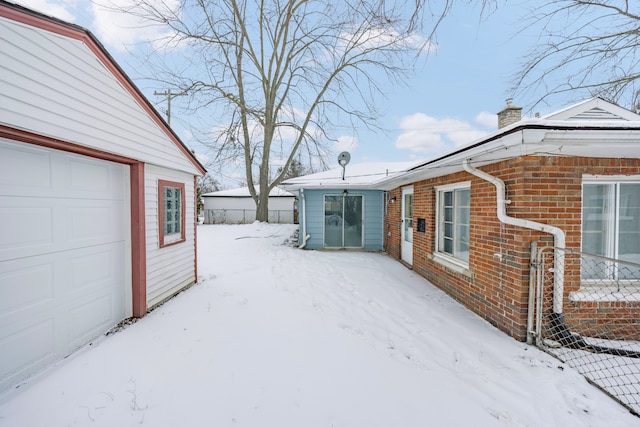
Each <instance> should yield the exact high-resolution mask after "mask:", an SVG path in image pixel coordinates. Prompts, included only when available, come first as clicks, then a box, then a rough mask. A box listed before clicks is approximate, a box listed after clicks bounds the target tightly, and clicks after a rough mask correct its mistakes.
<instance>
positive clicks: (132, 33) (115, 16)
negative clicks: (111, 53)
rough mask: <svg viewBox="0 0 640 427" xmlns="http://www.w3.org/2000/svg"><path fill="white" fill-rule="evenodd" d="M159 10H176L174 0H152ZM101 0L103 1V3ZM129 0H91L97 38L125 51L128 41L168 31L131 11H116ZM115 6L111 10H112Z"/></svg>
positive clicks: (163, 35)
mask: <svg viewBox="0 0 640 427" xmlns="http://www.w3.org/2000/svg"><path fill="white" fill-rule="evenodd" d="M154 3H155V6H156V7H157V8H158V9H159V10H161V11H162V10H164V11H167V14H170V13H175V14H176V15H178V16H179V14H180V3H179V1H178V0H154ZM102 4H106V7H105V6H103V5H102ZM132 4H133V0H107V1H105V2H104V3H102V2H98V3H95V2H94V3H92V10H93V14H94V21H93V25H94V28H95V31H96V33H97V35H98V38H99V39H100V40H101V41H102V42H103V43H105V44H106V45H108V46H109V47H111V48H114V49H116V50H118V51H125V50H127V48H130V46H131V45H133V44H136V43H140V42H152V41H157V40H160V39H163V38H167V37H168V36H169V35H170V32H169V30H167V28H166V27H164V26H160V25H158V24H155V23H152V22H150V21H147V20H144V19H143V18H141V17H138V16H135V15H134V14H131V13H123V12H118V11H117V10H118V9H125V8H128V7H131V6H132ZM114 9H115V10H114Z"/></svg>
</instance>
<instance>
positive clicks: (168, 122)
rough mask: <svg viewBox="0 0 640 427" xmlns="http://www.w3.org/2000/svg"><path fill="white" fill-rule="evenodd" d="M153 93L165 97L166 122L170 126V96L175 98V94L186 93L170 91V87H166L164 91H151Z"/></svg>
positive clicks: (182, 94)
mask: <svg viewBox="0 0 640 427" xmlns="http://www.w3.org/2000/svg"><path fill="white" fill-rule="evenodd" d="M153 94H154V95H156V96H166V97H167V124H168V125H169V126H171V98H175V97H176V96H184V95H186V93H185V92H182V93H171V89H167V91H166V92H153Z"/></svg>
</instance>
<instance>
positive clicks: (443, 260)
mask: <svg viewBox="0 0 640 427" xmlns="http://www.w3.org/2000/svg"><path fill="white" fill-rule="evenodd" d="M429 259H430V260H431V261H434V262H437V263H438V264H441V265H442V266H444V267H446V268H448V269H449V270H452V271H453V272H455V273H458V274H462V275H463V276H466V277H468V278H470V279H472V278H473V272H472V271H471V270H469V265H468V264H467V263H464V262H462V261H460V260H457V259H455V258H451V257H448V256H446V255H441V254H439V253H435V254H431V255H429Z"/></svg>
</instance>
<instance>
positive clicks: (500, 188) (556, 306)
mask: <svg viewBox="0 0 640 427" xmlns="http://www.w3.org/2000/svg"><path fill="white" fill-rule="evenodd" d="M469 160H470V159H465V160H464V161H463V162H462V167H463V168H464V170H465V171H467V172H469V173H470V174H471V175H474V176H477V177H478V178H480V179H483V180H485V181H488V182H490V183H492V184H493V185H494V186H495V187H496V198H497V205H498V206H497V207H498V220H500V222H502V223H503V224H508V225H515V226H517V227H523V228H528V229H530V230H535V231H542V232H544V233H549V234H552V235H553V238H554V246H555V247H556V248H558V249H564V248H565V234H564V231H563V230H561V229H560V228H558V227H554V226H552V225H548V224H542V223H539V222H535V221H530V220H527V219H522V218H514V217H510V216H508V215H507V211H506V205H507V204H509V203H511V201H510V200H506V199H505V195H506V191H505V185H504V182H503V181H502V180H501V179H500V178H497V177H495V176H493V175H489V174H488V173H486V172H483V171H481V170H479V169H476V168H475V167H473V166H471V164H470V162H469ZM563 258H564V251H563V250H560V251H556V254H555V257H554V270H553V271H554V273H553V312H554V313H557V314H561V313H562V296H563V293H564V259H563ZM529 309H530V310H531V309H532V307H529Z"/></svg>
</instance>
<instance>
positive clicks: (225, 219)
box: [202, 187, 297, 224]
mask: <svg viewBox="0 0 640 427" xmlns="http://www.w3.org/2000/svg"><path fill="white" fill-rule="evenodd" d="M256 190H257V188H256ZM202 200H203V202H204V223H205V224H249V223H252V222H253V221H255V220H256V202H255V201H254V200H253V198H252V197H251V193H250V192H249V187H241V188H234V189H231V190H221V191H214V192H211V193H205V194H203V195H202ZM296 220H297V212H296V196H295V195H294V194H292V193H290V192H288V191H286V190H283V189H281V188H278V187H275V188H273V189H272V190H271V193H269V222H270V223H273V224H293V223H297V221H296Z"/></svg>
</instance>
